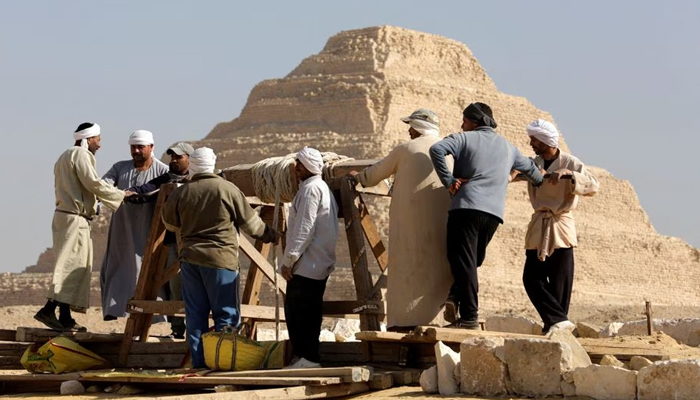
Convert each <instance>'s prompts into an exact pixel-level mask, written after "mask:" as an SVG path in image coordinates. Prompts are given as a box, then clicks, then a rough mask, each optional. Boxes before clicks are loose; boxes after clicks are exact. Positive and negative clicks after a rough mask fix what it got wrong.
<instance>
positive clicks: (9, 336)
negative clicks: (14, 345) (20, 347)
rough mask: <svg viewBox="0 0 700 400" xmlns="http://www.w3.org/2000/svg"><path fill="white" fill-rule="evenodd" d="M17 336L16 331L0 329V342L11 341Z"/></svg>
mask: <svg viewBox="0 0 700 400" xmlns="http://www.w3.org/2000/svg"><path fill="white" fill-rule="evenodd" d="M15 336H17V331H16V330H14V329H0V340H6V341H10V342H11V341H13V340H15Z"/></svg>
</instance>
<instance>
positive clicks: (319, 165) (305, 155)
mask: <svg viewBox="0 0 700 400" xmlns="http://www.w3.org/2000/svg"><path fill="white" fill-rule="evenodd" d="M297 158H298V159H299V161H301V163H302V164H304V166H305V167H306V169H308V170H309V172H311V173H312V174H314V175H321V173H322V172H323V156H321V152H319V151H318V150H316V149H313V148H311V147H307V146H305V147H304V148H303V149H301V151H300V152H298V153H297Z"/></svg>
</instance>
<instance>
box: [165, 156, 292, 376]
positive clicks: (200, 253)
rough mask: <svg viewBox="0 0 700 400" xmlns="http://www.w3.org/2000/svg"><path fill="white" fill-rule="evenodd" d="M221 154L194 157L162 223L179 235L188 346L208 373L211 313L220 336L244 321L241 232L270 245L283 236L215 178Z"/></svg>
mask: <svg viewBox="0 0 700 400" xmlns="http://www.w3.org/2000/svg"><path fill="white" fill-rule="evenodd" d="M215 163H216V155H215V154H214V151H213V150H211V149H209V148H207V147H202V148H199V149H197V150H195V151H194V152H193V153H192V154H191V155H190V172H189V173H190V175H191V176H192V178H191V179H190V181H189V182H188V183H186V184H184V185H183V186H180V187H179V188H177V189H175V191H174V192H173V193H172V194H171V195H170V198H168V201H167V202H166V203H165V207H164V209H163V222H164V223H165V226H166V228H168V230H171V231H174V232H175V233H176V234H177V242H178V249H179V259H180V275H181V279H182V298H183V300H184V301H185V315H186V316H187V319H186V325H187V341H188V343H189V346H190V354H191V355H192V367H193V368H206V364H205V363H204V349H203V348H202V345H201V336H202V333H206V332H207V331H208V328H209V312H211V314H212V316H213V318H214V327H215V330H216V331H221V330H222V329H223V328H224V327H225V326H229V325H230V326H234V327H237V326H238V324H239V322H240V312H239V297H238V268H239V265H238V230H239V229H240V230H243V232H245V233H247V234H248V235H250V236H252V237H253V238H256V239H260V240H262V241H263V242H265V243H270V242H277V241H278V240H279V236H280V234H279V233H278V232H277V231H275V230H274V229H272V228H270V227H269V226H267V225H266V224H265V223H264V222H263V221H262V219H260V217H259V216H258V214H257V213H256V212H255V211H254V210H253V209H252V207H251V206H250V204H248V202H247V201H246V198H245V195H244V194H243V193H242V192H241V191H240V190H239V189H238V188H237V187H236V186H235V185H234V184H233V183H231V182H228V181H227V180H225V179H223V178H221V177H220V176H218V175H215V174H214V166H215Z"/></svg>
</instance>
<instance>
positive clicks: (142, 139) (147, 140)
mask: <svg viewBox="0 0 700 400" xmlns="http://www.w3.org/2000/svg"><path fill="white" fill-rule="evenodd" d="M149 144H154V142H153V134H152V133H151V132H150V131H144V130H138V131H134V133H132V134H131V136H129V145H131V146H148V145H149Z"/></svg>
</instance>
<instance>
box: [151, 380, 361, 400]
mask: <svg viewBox="0 0 700 400" xmlns="http://www.w3.org/2000/svg"><path fill="white" fill-rule="evenodd" d="M368 391H369V384H367V383H340V384H337V385H306V386H292V387H285V388H274V389H258V390H244V391H236V392H223V393H211V394H203V393H198V394H195V395H192V396H187V395H179V396H177V397H178V398H179V399H181V400H190V399H191V400H289V399H298V400H305V399H330V398H337V397H347V396H352V395H355V394H359V393H364V392H368ZM171 398H172V396H168V397H157V398H155V399H157V400H169V399H171Z"/></svg>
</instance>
